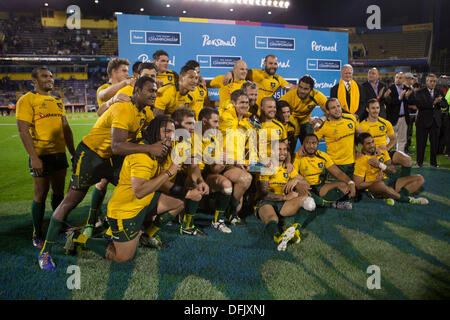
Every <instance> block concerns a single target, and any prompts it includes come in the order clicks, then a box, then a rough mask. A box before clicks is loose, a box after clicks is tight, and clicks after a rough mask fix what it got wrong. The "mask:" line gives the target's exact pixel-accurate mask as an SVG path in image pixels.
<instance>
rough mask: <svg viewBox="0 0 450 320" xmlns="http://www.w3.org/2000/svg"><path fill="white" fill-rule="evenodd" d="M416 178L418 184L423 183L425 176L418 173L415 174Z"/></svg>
mask: <svg viewBox="0 0 450 320" xmlns="http://www.w3.org/2000/svg"><path fill="white" fill-rule="evenodd" d="M416 177H417V178H416V179H417V182H418V183H419V184H420V185H423V184H424V183H425V178H424V177H423V176H422V175H420V174H418V175H416Z"/></svg>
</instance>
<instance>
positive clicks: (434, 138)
mask: <svg viewBox="0 0 450 320" xmlns="http://www.w3.org/2000/svg"><path fill="white" fill-rule="evenodd" d="M439 129H440V128H439V127H438V126H437V125H436V124H435V123H434V122H433V125H432V126H431V127H428V128H426V127H423V126H422V124H420V123H416V151H417V164H418V165H422V164H423V158H424V156H425V148H426V146H427V140H428V137H430V164H431V165H432V166H436V165H437V161H436V155H437V148H438V143H439Z"/></svg>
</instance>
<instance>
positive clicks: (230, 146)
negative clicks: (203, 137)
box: [219, 106, 257, 161]
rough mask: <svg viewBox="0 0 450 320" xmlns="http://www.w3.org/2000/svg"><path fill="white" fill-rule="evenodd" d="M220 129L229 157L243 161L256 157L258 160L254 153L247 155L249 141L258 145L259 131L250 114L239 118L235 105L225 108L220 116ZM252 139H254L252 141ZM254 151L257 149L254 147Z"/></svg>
mask: <svg viewBox="0 0 450 320" xmlns="http://www.w3.org/2000/svg"><path fill="white" fill-rule="evenodd" d="M219 130H220V131H221V133H222V136H223V148H224V149H225V151H226V156H227V158H229V159H233V160H234V161H242V160H243V159H255V161H256V159H257V155H255V154H254V153H252V154H251V155H249V157H246V153H247V151H248V146H249V142H250V143H251V144H252V145H255V146H256V145H257V140H256V139H257V131H256V130H255V129H254V128H253V126H252V125H251V123H250V120H249V118H248V116H245V117H243V118H242V119H241V120H239V118H238V116H237V114H236V108H235V107H234V106H233V107H232V108H230V109H227V110H224V111H223V112H222V115H221V116H220V120H219ZM249 130H253V131H249ZM249 134H250V135H249ZM250 139H252V140H251V141H250ZM252 151H255V150H253V149H252Z"/></svg>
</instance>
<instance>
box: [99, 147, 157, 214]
mask: <svg viewBox="0 0 450 320" xmlns="http://www.w3.org/2000/svg"><path fill="white" fill-rule="evenodd" d="M159 173H160V167H159V165H158V161H156V159H153V158H152V157H151V156H150V155H149V154H147V153H134V154H129V155H127V156H126V157H125V159H124V160H123V164H122V169H121V170H120V176H119V183H118V184H117V186H116V187H115V188H114V192H113V195H112V197H111V199H110V200H109V202H108V213H107V215H108V217H110V218H113V219H130V218H133V217H135V216H136V215H137V214H138V213H139V212H140V211H141V210H142V209H144V208H145V207H146V206H148V205H149V204H150V202H151V201H152V199H153V197H154V195H155V193H154V192H153V193H150V194H148V195H146V196H145V197H143V198H142V199H138V198H136V195H135V194H134V192H133V188H132V187H131V178H132V177H134V178H141V179H145V180H151V179H153V178H155V177H156V176H158V175H159Z"/></svg>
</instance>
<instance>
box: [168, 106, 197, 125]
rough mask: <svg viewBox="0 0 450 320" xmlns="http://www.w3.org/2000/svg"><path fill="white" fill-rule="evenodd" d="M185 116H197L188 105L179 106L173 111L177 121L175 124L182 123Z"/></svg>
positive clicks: (173, 117)
mask: <svg viewBox="0 0 450 320" xmlns="http://www.w3.org/2000/svg"><path fill="white" fill-rule="evenodd" d="M185 117H190V118H191V117H192V118H195V112H194V110H192V109H189V108H187V107H182V108H178V109H177V110H175V111H174V112H173V113H172V119H173V120H174V121H175V125H176V124H177V123H178V124H181V122H182V121H183V119H184V118H185Z"/></svg>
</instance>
